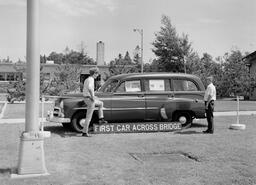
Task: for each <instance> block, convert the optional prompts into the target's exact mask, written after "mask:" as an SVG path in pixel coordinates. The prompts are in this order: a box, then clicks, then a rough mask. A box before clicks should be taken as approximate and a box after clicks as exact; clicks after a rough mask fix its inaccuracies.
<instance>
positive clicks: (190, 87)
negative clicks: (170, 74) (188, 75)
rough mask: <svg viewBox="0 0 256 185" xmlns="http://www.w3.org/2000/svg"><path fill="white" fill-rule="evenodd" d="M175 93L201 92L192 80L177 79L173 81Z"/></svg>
mask: <svg viewBox="0 0 256 185" xmlns="http://www.w3.org/2000/svg"><path fill="white" fill-rule="evenodd" d="M173 90H174V91H199V89H198V87H197V85H196V84H195V83H194V82H193V81H190V80H185V79H175V80H173Z"/></svg>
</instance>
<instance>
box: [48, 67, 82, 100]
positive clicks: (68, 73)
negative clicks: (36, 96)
mask: <svg viewBox="0 0 256 185" xmlns="http://www.w3.org/2000/svg"><path fill="white" fill-rule="evenodd" d="M81 72H82V71H81V69H80V67H79V65H71V64H63V65H60V66H58V67H57V71H56V72H55V73H54V77H53V80H51V81H49V82H48V87H47V92H45V93H47V94H49V95H63V94H65V93H67V92H72V91H80V89H79V88H80V75H81Z"/></svg>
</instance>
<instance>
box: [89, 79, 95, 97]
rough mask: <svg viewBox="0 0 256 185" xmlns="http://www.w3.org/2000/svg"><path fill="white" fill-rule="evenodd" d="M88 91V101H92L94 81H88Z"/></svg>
mask: <svg viewBox="0 0 256 185" xmlns="http://www.w3.org/2000/svg"><path fill="white" fill-rule="evenodd" d="M88 91H89V93H90V99H91V100H92V101H94V79H92V80H90V81H89V87H88Z"/></svg>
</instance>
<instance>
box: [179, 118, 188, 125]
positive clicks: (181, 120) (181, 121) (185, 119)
mask: <svg viewBox="0 0 256 185" xmlns="http://www.w3.org/2000/svg"><path fill="white" fill-rule="evenodd" d="M179 122H180V123H181V124H185V123H186V122H187V118H186V117H185V116H181V117H179Z"/></svg>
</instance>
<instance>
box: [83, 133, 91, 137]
mask: <svg viewBox="0 0 256 185" xmlns="http://www.w3.org/2000/svg"><path fill="white" fill-rule="evenodd" d="M82 137H92V136H91V135H89V134H88V133H82Z"/></svg>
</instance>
